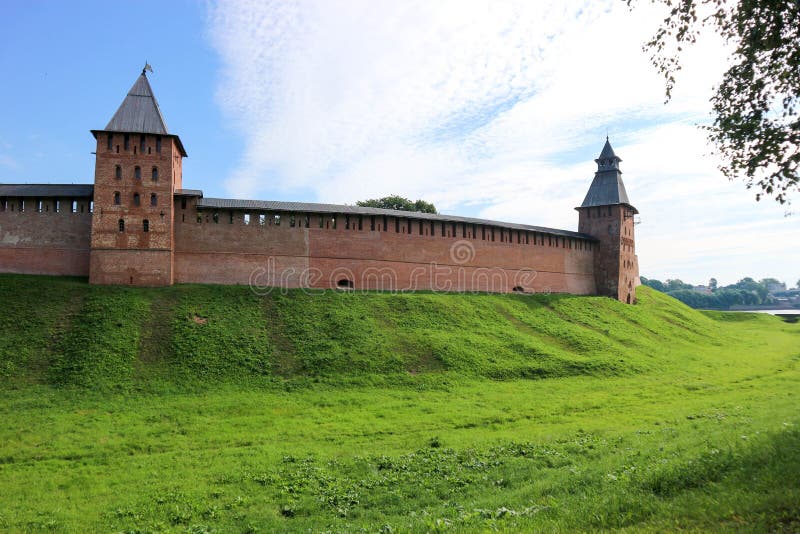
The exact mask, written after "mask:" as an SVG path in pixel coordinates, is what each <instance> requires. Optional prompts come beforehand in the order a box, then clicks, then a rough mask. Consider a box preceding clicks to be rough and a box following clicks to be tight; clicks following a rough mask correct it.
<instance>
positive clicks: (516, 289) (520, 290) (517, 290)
mask: <svg viewBox="0 0 800 534" xmlns="http://www.w3.org/2000/svg"><path fill="white" fill-rule="evenodd" d="M511 291H513V292H514V293H525V288H524V287H522V286H514V289H512V290H511Z"/></svg>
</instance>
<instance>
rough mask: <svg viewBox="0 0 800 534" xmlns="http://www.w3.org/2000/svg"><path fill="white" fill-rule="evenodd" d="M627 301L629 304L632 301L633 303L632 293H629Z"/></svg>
mask: <svg viewBox="0 0 800 534" xmlns="http://www.w3.org/2000/svg"><path fill="white" fill-rule="evenodd" d="M626 302H627V303H628V304H630V303H631V294H630V293H628V299H627V300H626Z"/></svg>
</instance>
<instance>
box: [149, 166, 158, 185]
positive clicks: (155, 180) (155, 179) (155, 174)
mask: <svg viewBox="0 0 800 534" xmlns="http://www.w3.org/2000/svg"><path fill="white" fill-rule="evenodd" d="M150 176H151V178H152V180H153V181H154V182H157V181H158V167H153V171H152V174H151V175H150Z"/></svg>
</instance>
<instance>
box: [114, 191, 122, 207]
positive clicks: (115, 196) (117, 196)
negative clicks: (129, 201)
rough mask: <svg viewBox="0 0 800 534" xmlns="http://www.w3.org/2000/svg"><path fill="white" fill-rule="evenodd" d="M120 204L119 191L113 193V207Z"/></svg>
mask: <svg viewBox="0 0 800 534" xmlns="http://www.w3.org/2000/svg"><path fill="white" fill-rule="evenodd" d="M121 203H122V201H121V199H120V194H119V191H114V205H116V206H119V205H120V204H121Z"/></svg>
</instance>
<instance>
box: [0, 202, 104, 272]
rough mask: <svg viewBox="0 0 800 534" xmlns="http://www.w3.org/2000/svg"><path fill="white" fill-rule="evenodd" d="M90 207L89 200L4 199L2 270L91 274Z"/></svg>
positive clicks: (0, 212) (0, 240)
mask: <svg viewBox="0 0 800 534" xmlns="http://www.w3.org/2000/svg"><path fill="white" fill-rule="evenodd" d="M23 203H24V211H20V208H21V207H22V204H23ZM56 203H58V204H56ZM90 206H91V204H90V201H89V199H81V200H76V201H74V204H73V201H72V200H71V199H53V198H46V199H35V198H24V199H21V198H6V199H3V201H2V205H0V272H4V273H23V274H48V275H58V276H88V275H89V237H90V233H91V221H92V219H91V213H90ZM73 209H74V211H73ZM56 210H58V211H56Z"/></svg>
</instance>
